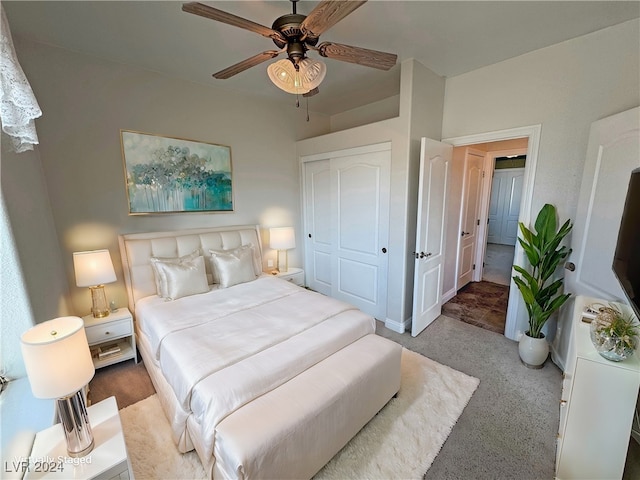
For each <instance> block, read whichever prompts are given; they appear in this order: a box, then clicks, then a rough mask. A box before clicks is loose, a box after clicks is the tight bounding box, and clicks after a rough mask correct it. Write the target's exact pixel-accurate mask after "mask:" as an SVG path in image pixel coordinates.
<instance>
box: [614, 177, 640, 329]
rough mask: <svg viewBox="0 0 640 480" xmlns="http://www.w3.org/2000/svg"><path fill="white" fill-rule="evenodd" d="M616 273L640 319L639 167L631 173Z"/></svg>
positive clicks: (619, 239)
mask: <svg viewBox="0 0 640 480" xmlns="http://www.w3.org/2000/svg"><path fill="white" fill-rule="evenodd" d="M613 273H614V274H615V276H616V277H617V279H618V281H619V282H620V286H621V287H622V290H623V291H624V294H625V295H626V297H627V299H628V300H629V303H630V304H631V308H632V309H633V311H634V312H635V314H636V317H638V318H639V319H640V168H636V169H635V170H634V171H633V172H631V179H630V180H629V189H628V190H627V199H626V201H625V204H624V210H623V211H622V221H621V222H620V230H619V231H618V241H617V244H616V253H615V254H614V256H613Z"/></svg>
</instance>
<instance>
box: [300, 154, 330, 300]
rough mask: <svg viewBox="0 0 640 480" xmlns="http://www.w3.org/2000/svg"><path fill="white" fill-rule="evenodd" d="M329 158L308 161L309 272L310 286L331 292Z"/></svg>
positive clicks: (307, 222) (306, 192) (306, 168)
mask: <svg viewBox="0 0 640 480" xmlns="http://www.w3.org/2000/svg"><path fill="white" fill-rule="evenodd" d="M329 168H330V164H329V160H317V161H315V162H308V163H305V176H304V181H305V212H306V229H305V235H306V237H307V238H306V239H305V273H306V282H307V285H308V286H309V288H311V289H312V290H315V291H316V292H320V293H324V294H325V295H331V256H332V249H333V247H332V239H331V236H332V233H331V174H330V169H329Z"/></svg>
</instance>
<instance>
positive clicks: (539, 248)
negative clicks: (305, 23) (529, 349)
mask: <svg viewBox="0 0 640 480" xmlns="http://www.w3.org/2000/svg"><path fill="white" fill-rule="evenodd" d="M519 226H520V233H521V236H520V237H518V241H519V242H520V245H521V246H522V248H523V249H524V251H525V254H526V255H527V259H528V260H529V265H530V267H531V270H530V271H529V270H526V269H524V268H522V267H520V266H518V265H514V266H513V268H514V269H515V270H516V272H518V273H519V274H520V275H519V276H514V277H513V280H514V281H515V283H516V285H517V287H518V290H520V294H521V295H522V299H523V300H524V303H525V305H526V308H527V313H528V314H529V331H528V332H527V333H528V335H529V336H530V337H533V338H543V337H544V335H543V334H542V332H541V330H542V327H544V324H545V323H546V322H547V320H549V317H550V316H551V315H552V314H553V313H554V312H555V311H556V310H558V309H559V308H560V307H561V306H562V305H563V304H564V302H566V301H567V299H568V298H569V296H570V294H569V293H565V294H563V293H558V290H560V287H562V284H563V279H562V278H560V279H557V280H553V278H552V277H553V274H554V273H555V271H556V269H557V268H558V265H559V264H560V262H562V260H564V259H565V258H566V257H567V255H569V254H570V253H571V249H570V248H568V247H565V246H560V243H561V242H562V240H563V239H564V237H566V236H567V234H568V233H569V232H570V231H571V229H572V228H573V225H572V224H571V221H570V220H567V221H566V222H565V223H564V224H563V225H562V226H561V227H560V228H559V229H558V228H557V218H556V208H555V207H554V206H553V205H550V204H548V203H547V204H546V205H544V206H543V207H542V209H541V210H540V212H539V213H538V216H537V218H536V222H535V226H534V231H532V230H530V229H529V228H527V227H526V226H525V225H524V224H523V223H522V222H520V223H519Z"/></svg>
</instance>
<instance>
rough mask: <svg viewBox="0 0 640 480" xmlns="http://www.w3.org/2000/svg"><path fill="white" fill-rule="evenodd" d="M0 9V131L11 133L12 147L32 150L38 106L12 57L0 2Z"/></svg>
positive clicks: (6, 23)
mask: <svg viewBox="0 0 640 480" xmlns="http://www.w3.org/2000/svg"><path fill="white" fill-rule="evenodd" d="M0 11H1V14H2V28H1V29H0V41H1V44H0V47H1V49H0V59H1V61H0V120H2V131H3V132H5V133H6V134H7V135H9V136H10V137H11V143H12V147H13V150H14V151H15V152H17V153H20V152H24V151H27V150H33V145H34V144H37V143H38V135H37V134H36V125H35V122H34V121H33V120H34V119H35V118H38V117H40V116H41V115H42V110H40V106H39V105H38V101H37V100H36V97H35V96H34V94H33V91H32V90H31V85H29V82H28V81H27V77H26V76H25V75H24V72H23V71H22V67H21V66H20V63H19V62H18V58H17V57H16V52H15V50H14V48H13V40H12V39H11V31H10V30H9V22H8V21H7V17H6V15H5V13H4V7H3V6H2V4H0Z"/></svg>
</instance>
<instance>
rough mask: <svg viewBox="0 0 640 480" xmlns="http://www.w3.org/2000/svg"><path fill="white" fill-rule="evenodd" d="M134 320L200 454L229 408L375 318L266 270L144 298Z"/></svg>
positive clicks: (347, 340) (371, 328)
mask: <svg viewBox="0 0 640 480" xmlns="http://www.w3.org/2000/svg"><path fill="white" fill-rule="evenodd" d="M136 320H137V322H138V329H139V330H140V331H141V332H142V333H143V334H144V335H145V337H146V338H147V340H148V341H149V344H150V347H151V348H150V350H151V352H152V353H153V355H154V356H155V359H156V361H157V362H158V363H159V364H160V366H161V368H162V370H163V374H164V376H165V378H166V379H167V381H168V383H169V384H170V385H171V387H172V389H173V390H174V392H175V395H176V398H177V399H178V402H179V403H180V404H181V405H182V408H183V409H185V410H186V411H187V412H192V415H193V416H194V418H195V420H196V421H197V423H198V424H199V425H200V426H201V428H202V430H203V431H202V434H203V437H204V439H205V444H204V450H205V451H204V452H199V453H200V454H201V458H202V454H204V458H211V456H212V455H213V450H214V440H215V429H216V426H217V425H218V424H219V423H220V422H221V421H222V420H224V419H225V418H226V417H227V416H228V415H229V414H231V413H233V412H234V411H235V410H237V409H238V408H240V407H242V406H243V405H246V404H248V403H249V402H251V401H252V400H254V399H256V398H257V397H259V396H261V395H263V394H265V393H266V392H269V391H271V390H273V389H274V388H276V387H278V386H280V385H282V384H284V383H286V382H287V381H288V380H291V379H292V378H294V377H295V376H297V375H299V374H300V373H302V372H303V371H305V370H306V369H308V368H309V367H310V366H312V365H315V364H316V363H318V362H320V361H322V360H324V359H325V358H327V357H328V356H330V355H332V354H333V353H335V352H337V351H339V350H341V349H342V348H344V347H345V346H347V345H349V344H351V343H353V342H355V341H356V340H358V339H359V338H361V337H364V336H366V335H368V334H371V333H374V332H375V320H374V319H373V318H371V317H370V316H368V315H366V314H364V313H362V312H361V311H359V310H357V309H355V308H354V307H352V306H350V305H348V304H346V303H343V302H340V301H338V300H335V299H332V298H330V297H325V296H323V295H320V294H317V293H313V292H309V291H307V290H304V289H302V288H300V287H297V286H295V285H292V284H290V283H289V282H286V281H284V280H281V279H278V278H275V277H270V276H263V277H260V278H258V279H256V280H255V281H252V282H248V283H243V284H240V285H235V286H233V287H230V288H226V289H213V290H211V291H210V292H208V293H204V294H199V295H193V296H189V297H184V298H180V299H178V300H175V301H172V302H165V301H164V300H162V299H160V298H158V297H155V296H152V297H147V298H145V299H141V300H140V301H138V302H137V303H136ZM176 428H183V429H184V428H186V427H185V426H184V425H183V426H181V427H180V426H177V427H176ZM174 433H176V434H181V433H182V432H174Z"/></svg>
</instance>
